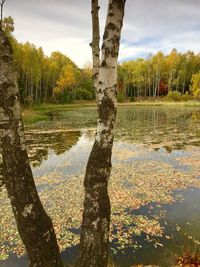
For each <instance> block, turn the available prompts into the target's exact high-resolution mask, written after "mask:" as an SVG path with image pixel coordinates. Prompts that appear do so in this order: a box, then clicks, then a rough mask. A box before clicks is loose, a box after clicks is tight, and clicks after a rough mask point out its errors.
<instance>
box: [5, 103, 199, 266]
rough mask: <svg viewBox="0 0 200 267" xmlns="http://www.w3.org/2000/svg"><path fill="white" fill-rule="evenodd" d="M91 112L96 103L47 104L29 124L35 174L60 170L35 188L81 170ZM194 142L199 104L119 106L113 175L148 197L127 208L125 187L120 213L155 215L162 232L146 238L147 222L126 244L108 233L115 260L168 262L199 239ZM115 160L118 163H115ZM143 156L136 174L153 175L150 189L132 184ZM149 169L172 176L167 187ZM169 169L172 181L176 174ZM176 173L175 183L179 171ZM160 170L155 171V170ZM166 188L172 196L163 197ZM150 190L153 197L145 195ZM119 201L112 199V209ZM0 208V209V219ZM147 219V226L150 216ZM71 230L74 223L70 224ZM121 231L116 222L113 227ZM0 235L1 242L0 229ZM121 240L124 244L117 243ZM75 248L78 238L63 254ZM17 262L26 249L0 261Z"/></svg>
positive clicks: (68, 257) (69, 256)
mask: <svg viewBox="0 0 200 267" xmlns="http://www.w3.org/2000/svg"><path fill="white" fill-rule="evenodd" d="M96 120H97V118H96V112H95V108H80V109H72V110H70V111H59V112H58V111H56V112H52V113H51V116H50V120H49V121H47V122H38V123H36V124H34V125H30V126H28V127H26V136H27V144H28V148H29V157H30V161H31V164H32V169H33V174H34V177H36V178H35V179H36V181H37V179H39V178H38V177H40V176H43V175H47V176H48V175H51V174H52V173H54V172H55V170H56V172H58V173H59V175H60V178H59V179H58V180H57V181H54V182H53V183H48V179H47V180H45V182H42V183H39V182H38V184H37V189H38V192H40V193H42V192H43V191H45V190H53V188H54V187H55V186H59V185H61V186H62V183H65V182H66V181H67V180H68V179H69V180H70V179H71V177H72V176H73V175H75V176H78V175H81V174H83V173H84V170H85V166H86V162H87V158H88V156H89V153H90V150H91V146H92V143H93V139H94V133H95V131H94V128H95V125H96ZM199 145H200V109H199V108H189V107H184V108H180V107H179V108H176V107H174V106H173V107H120V108H119V111H118V119H117V127H116V139H115V145H114V152H113V172H114V178H115V175H116V184H117V187H119V188H120V186H121V188H122V190H123V192H126V190H128V191H129V194H130V195H131V196H134V197H136V198H137V199H138V200H141V199H144V200H145V201H143V202H141V204H140V205H139V206H138V207H137V208H131V207H130V206H129V205H128V203H127V207H126V199H124V200H123V197H124V195H122V196H121V197H120V198H121V200H120V201H122V203H123V205H122V206H123V208H124V214H126V219H127V220H130V219H131V217H132V216H144V217H145V218H148V219H149V220H151V219H155V218H157V221H158V222H159V225H160V227H162V229H163V234H162V236H156V235H155V237H154V236H153V235H152V236H151V237H150V240H149V239H148V238H149V237H148V234H147V232H148V231H147V232H146V230H144V231H141V233H140V234H139V235H137V236H135V235H132V237H131V238H132V239H134V242H135V241H136V243H137V247H133V246H131V245H130V246H129V245H127V243H126V241H124V237H123V238H121V241H120V242H121V244H120V245H119V242H118V241H117V239H116V236H115V238H114V239H113V241H112V248H113V250H112V251H115V253H113V252H112V258H113V261H114V262H115V263H116V264H118V266H122V267H129V266H131V265H133V264H144V265H149V264H155V265H159V266H172V265H173V261H174V259H175V255H180V254H181V253H182V252H183V251H184V250H186V249H190V250H192V251H194V250H196V249H197V248H198V247H199V244H200V242H199V240H200V228H199V221H200V189H199V188H200V187H199V186H198V185H199V184H198V182H196V180H198V179H199V177H200V174H199V172H198V171H199V170H200V149H199ZM120 151H122V152H120ZM198 159H199V163H198ZM118 164H122V165H120V167H118ZM140 164H146V165H144V166H146V170H144V168H142V167H141V177H144V178H141V179H144V182H145V181H147V179H149V180H150V182H149V187H148V188H147V189H146V190H147V192H145V190H143V189H141V188H142V187H141V186H138V187H137V184H135V185H134V181H135V178H134V177H135V176H134V175H135V173H136V174H137V173H140V169H138V168H139V166H140ZM149 164H150V165H149ZM123 166H124V167H123ZM141 166H143V165H141ZM121 168H124V170H127V168H128V170H129V168H130V170H131V171H130V177H129V176H126V177H123V174H122V176H121V177H119V176H120V175H121V174H120V175H118V173H119V172H120V169H121ZM148 168H149V169H148ZM159 168H160V169H159ZM151 171H152V174H153V173H154V172H155V173H156V172H160V173H161V176H162V175H163V177H165V179H168V177H169V179H171V180H172V185H171V184H170V183H169V184H168V185H167V186H168V187H167V188H165V187H164V189H163V188H162V185H161V186H159V187H158V188H156V186H155V188H154V186H152V187H151V183H152V184H153V183H154V179H153V178H152V175H151ZM173 172H174V173H175V174H174V176H176V181H174V180H173ZM148 175H149V176H148ZM190 175H191V180H192V179H196V180H195V183H193V182H192V181H191V183H190V181H188V180H189V178H188V177H190ZM150 176H151V177H150ZM179 176H180V181H181V182H180V188H179V180H178V179H177V177H179ZM117 177H118V178H117ZM184 177H186V178H184ZM54 178H56V177H54ZM114 178H113V179H114ZM158 178H159V175H157V176H156V177H155V179H158ZM38 181H39V180H38ZM136 181H140V180H137V179H136ZM156 181H157V180H156ZM112 183H115V181H114V182H112ZM114 186H115V184H114ZM134 187H136V188H137V190H135V189H134ZM154 189H155V190H158V195H159V198H158V199H157V198H156V193H155V192H153V191H154ZM134 190H135V191H134ZM151 190H152V192H150V193H149V191H151ZM162 190H163V193H162V192H161V191H162ZM52 192H53V191H52ZM168 192H169V195H170V196H172V198H173V199H174V200H173V201H169V200H168V198H169V196H168ZM151 193H152V199H153V201H152V202H151V201H149V198H148V196H149V194H150V196H151ZM116 194H117V193H116ZM162 196H163V199H162ZM165 198H166V200H165ZM0 204H1V205H4V204H5V203H4V202H3V201H2V203H1V199H0ZM118 208H119V207H118V206H116V210H117V209H118ZM117 212H118V210H117ZM122 213H123V212H122ZM159 214H162V215H159ZM1 216H3V214H2V211H1V209H0V219H1ZM2 218H3V217H2ZM119 220H121V222H122V225H123V222H124V220H125V219H124V217H123V215H121V217H119ZM133 227H135V225H134V223H129V224H124V228H123V229H124V231H127V229H128V228H130V229H131V228H133ZM146 227H147V228H148V224H147V226H146ZM0 229H1V227H0ZM2 229H3V228H2ZM4 230H5V229H3V230H2V231H4ZM128 230H129V229H128ZM71 231H79V230H78V228H77V227H75V229H74V230H73V229H72V230H71ZM118 231H119V229H117V227H116V229H115V225H114V230H113V233H117V232H118ZM147 237H148V238H147ZM0 242H1V243H3V240H2V241H1V237H0ZM123 242H124V243H126V244H125V245H124V248H123V250H122V249H121V245H123ZM11 251H12V249H11ZM76 253H77V246H76V245H74V246H72V247H71V248H68V249H66V250H65V251H64V252H62V256H63V259H64V260H65V261H66V262H68V263H71V262H73V260H74V259H75V257H76ZM17 266H20V267H25V266H27V259H26V257H21V258H18V257H16V255H15V254H13V253H12V252H11V253H10V256H9V257H8V259H7V260H5V261H0V267H17Z"/></svg>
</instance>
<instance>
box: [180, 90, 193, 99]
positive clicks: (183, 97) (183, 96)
mask: <svg viewBox="0 0 200 267" xmlns="http://www.w3.org/2000/svg"><path fill="white" fill-rule="evenodd" d="M193 99H194V97H193V96H192V95H190V94H189V92H186V93H185V94H184V95H182V96H181V100H182V101H191V100H193Z"/></svg>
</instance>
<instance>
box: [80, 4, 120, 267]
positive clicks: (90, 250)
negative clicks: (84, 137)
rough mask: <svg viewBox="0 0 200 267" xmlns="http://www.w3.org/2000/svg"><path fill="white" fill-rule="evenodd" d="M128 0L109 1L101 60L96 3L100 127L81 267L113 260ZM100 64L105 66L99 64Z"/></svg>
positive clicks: (102, 266)
mask: <svg viewBox="0 0 200 267" xmlns="http://www.w3.org/2000/svg"><path fill="white" fill-rule="evenodd" d="M124 8H125V0H109V1H108V13H107V19H106V25H105V31H104V35H103V45H102V49H101V61H100V59H99V54H98V53H99V20H98V10H99V7H98V0H92V21H93V42H92V51H93V82H94V87H95V89H96V99H97V110H98V125H97V131H96V137H95V142H94V145H93V148H92V151H91V154H90V157H89V160H88V163H87V167H86V174H85V181H84V186H85V200H84V212H83V222H82V232H81V240H80V254H79V257H78V259H77V263H76V266H77V267H106V266H107V264H108V256H109V229H110V199H109V195H108V181H109V177H110V173H111V155H112V146H113V137H114V135H113V129H114V125H115V120H116V113H117V99H116V95H117V59H118V52H119V45H120V37H121V29H122V24H123V17H124ZM99 62H101V63H100V64H99Z"/></svg>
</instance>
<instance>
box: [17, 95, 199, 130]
mask: <svg viewBox="0 0 200 267" xmlns="http://www.w3.org/2000/svg"><path fill="white" fill-rule="evenodd" d="M95 106H96V103H95V101H76V102H74V103H72V104H40V105H33V106H29V107H25V106H22V117H23V120H24V123H25V124H26V125H27V124H32V123H36V122H38V121H44V120H49V116H50V112H51V111H59V110H69V109H71V108H81V107H85V108H87V107H95ZM118 106H119V107H120V106H133V107H134V106H168V107H170V106H172V107H174V106H176V107H200V102H199V101H195V100H192V101H178V102H175V101H172V102H168V101H164V100H163V101H162V100H154V101H152V100H141V101H135V102H128V101H127V102H123V103H118Z"/></svg>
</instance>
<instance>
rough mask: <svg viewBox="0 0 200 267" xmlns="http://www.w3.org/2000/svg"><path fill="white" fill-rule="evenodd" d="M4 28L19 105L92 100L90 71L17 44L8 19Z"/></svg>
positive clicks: (54, 53) (12, 26) (67, 59)
mask: <svg viewBox="0 0 200 267" xmlns="http://www.w3.org/2000/svg"><path fill="white" fill-rule="evenodd" d="M3 28H4V31H5V32H6V34H7V36H8V37H9V38H10V40H11V43H12V46H13V50H14V62H15V67H16V70H17V74H18V84H19V90H20V96H21V102H22V103H24V104H33V103H36V104H40V103H44V102H55V103H57V102H58V103H69V102H72V101H73V100H75V99H87V100H88V99H93V98H94V93H93V86H92V72H91V69H90V68H89V67H85V68H83V69H79V68H78V67H77V66H76V64H75V63H74V62H73V61H72V60H71V59H70V58H68V57H67V56H65V55H63V54H62V53H60V52H53V53H52V54H51V55H50V56H49V57H48V56H46V55H45V54H44V52H43V50H42V48H41V47H40V48H36V47H35V45H33V44H30V43H28V42H27V43H25V44H21V43H19V42H17V40H16V39H15V38H14V37H13V35H12V32H13V31H14V22H13V19H12V18H11V17H8V18H5V19H4V21H3Z"/></svg>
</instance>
